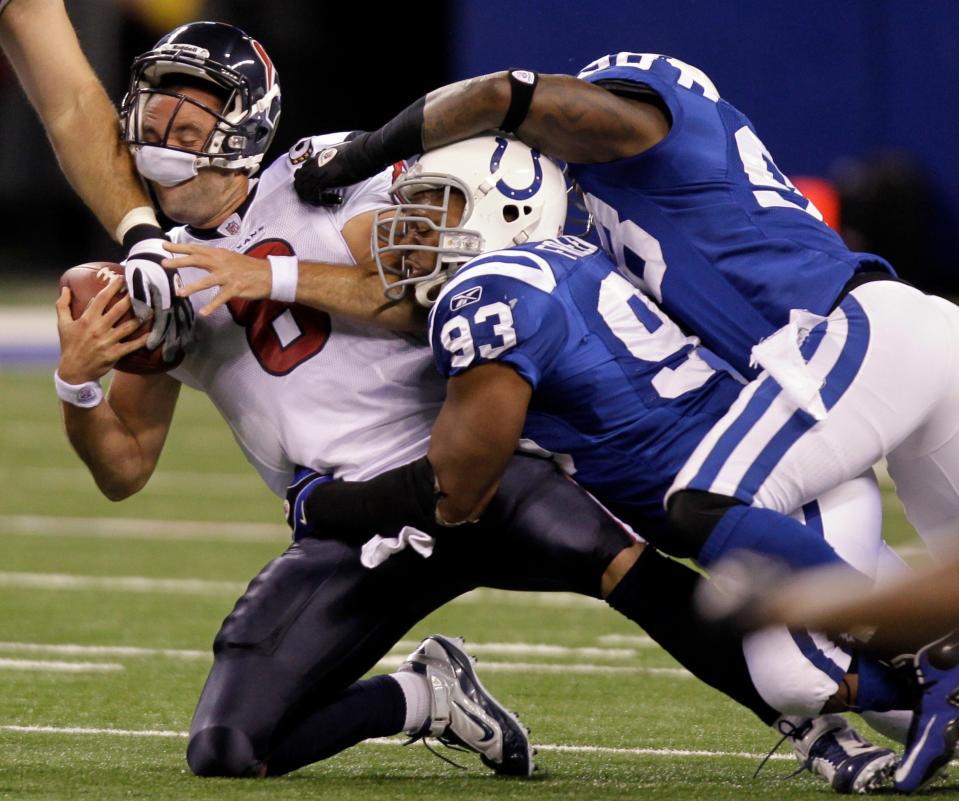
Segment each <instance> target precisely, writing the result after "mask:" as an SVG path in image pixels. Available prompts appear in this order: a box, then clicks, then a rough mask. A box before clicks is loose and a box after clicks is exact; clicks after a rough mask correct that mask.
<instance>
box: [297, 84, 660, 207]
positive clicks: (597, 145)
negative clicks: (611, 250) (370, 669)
mask: <svg viewBox="0 0 959 801" xmlns="http://www.w3.org/2000/svg"><path fill="white" fill-rule="evenodd" d="M527 78H529V80H528V79H527ZM530 80H531V81H532V83H530V82H529V81H530ZM530 86H532V89H530ZM517 98H518V99H517ZM490 130H503V131H506V132H510V133H511V132H513V131H515V133H516V136H517V137H518V138H519V139H521V140H522V141H523V142H525V143H526V144H528V145H530V146H531V147H534V148H536V149H538V150H541V151H542V152H543V153H546V154H547V155H549V156H552V157H554V158H557V159H561V160H563V161H568V162H574V163H582V164H588V163H597V162H606V161H614V160H616V159H620V158H628V157H630V156H635V155H637V154H639V153H642V152H643V151H644V150H647V149H648V148H650V147H652V146H653V145H655V144H656V143H657V142H659V141H661V140H662V139H663V137H665V136H666V134H667V133H669V121H668V120H667V119H666V117H665V115H664V114H663V113H662V111H660V110H659V108H657V107H656V106H655V105H651V104H648V103H644V102H641V101H638V100H631V99H627V98H624V97H621V96H618V95H615V94H613V93H612V92H609V91H607V90H606V89H603V88H602V87H600V86H595V85H593V84H590V83H587V82H585V81H582V80H580V79H578V78H574V77H572V76H569V75H539V76H536V75H535V73H532V72H528V71H525V70H510V71H505V72H495V73H491V74H489V75H483V76H481V77H478V78H470V79H468V80H466V81H460V82H459V83H454V84H450V85H448V86H444V87H441V88H439V89H435V90H434V91H432V92H430V93H429V94H428V95H426V96H425V97H423V98H420V99H419V100H417V101H416V102H415V103H413V104H412V105H411V106H409V107H408V108H407V109H405V110H404V111H402V112H401V113H400V114H399V115H397V116H396V117H394V118H393V119H392V120H390V122H388V123H387V124H386V125H384V126H383V127H382V128H380V129H379V130H377V131H374V132H372V133H369V134H361V135H360V136H358V137H357V138H356V139H354V140H353V141H351V142H347V143H344V144H342V145H337V146H335V147H332V148H328V149H326V150H324V151H322V152H320V153H318V154H317V155H316V156H314V157H313V158H312V159H310V160H309V161H308V162H307V163H306V164H304V165H303V167H302V168H301V169H300V171H299V173H298V175H297V185H296V189H297V192H298V193H299V195H300V197H301V198H303V199H304V200H306V201H307V202H311V203H320V202H321V201H320V195H321V193H322V192H325V191H326V190H328V189H329V188H331V187H335V186H345V185H349V184H353V183H356V182H357V181H360V180H362V179H363V178H367V177H369V176H370V175H373V174H374V173H375V172H378V171H379V170H381V169H383V168H384V167H385V166H387V165H388V164H390V163H392V162H395V161H399V160H401V159H404V158H409V157H411V156H413V155H415V154H416V153H417V152H418V151H419V150H423V151H429V150H433V149H434V148H437V147H441V146H443V145H446V144H450V143H451V142H458V141H460V140H462V139H467V138H469V137H471V136H476V135H477V134H480V133H483V132H484V131H490ZM418 144H420V145H421V146H420V147H417V145H418Z"/></svg>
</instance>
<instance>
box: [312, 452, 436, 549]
mask: <svg viewBox="0 0 959 801" xmlns="http://www.w3.org/2000/svg"><path fill="white" fill-rule="evenodd" d="M440 497H441V493H440V491H439V490H438V488H437V486H436V477H435V475H434V473H433V466H432V465H431V464H430V462H429V459H427V458H426V457H425V456H423V457H421V458H420V459H417V460H416V461H415V462H410V463H409V464H405V465H403V466H402V467H396V468H394V469H393V470H388V471H387V472H385V473H382V474H381V475H378V476H377V477H376V478H371V479H369V480H368V481H333V482H330V483H329V484H323V485H321V486H319V487H317V488H316V489H315V490H313V492H312V493H311V494H310V497H309V498H307V500H306V502H305V507H306V517H307V519H308V520H309V521H310V524H311V526H312V527H313V528H314V530H315V531H316V535H315V536H317V537H322V538H336V539H343V540H348V541H354V542H365V541H366V540H367V539H369V538H370V537H372V536H373V535H374V534H377V533H386V532H389V531H394V530H396V529H398V528H400V527H402V526H405V525H409V526H415V527H416V528H419V529H422V530H423V531H427V532H429V531H431V530H432V529H435V528H436V502H437V500H439V498H440Z"/></svg>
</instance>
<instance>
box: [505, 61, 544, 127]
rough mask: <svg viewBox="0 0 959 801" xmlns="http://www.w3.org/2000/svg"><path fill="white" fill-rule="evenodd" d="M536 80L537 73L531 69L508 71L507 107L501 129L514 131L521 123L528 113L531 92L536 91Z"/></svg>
mask: <svg viewBox="0 0 959 801" xmlns="http://www.w3.org/2000/svg"><path fill="white" fill-rule="evenodd" d="M538 82H539V75H537V74H536V73H535V72H533V71H531V70H510V71H509V88H510V98H509V108H508V109H507V110H506V116H505V117H503V122H502V123H501V124H500V126H499V129H500V130H501V131H505V132H506V133H515V131H516V129H517V128H519V126H520V125H522V124H523V120H525V119H526V115H527V114H528V113H529V107H530V104H531V103H532V102H533V92H535V91H536V84H537V83H538Z"/></svg>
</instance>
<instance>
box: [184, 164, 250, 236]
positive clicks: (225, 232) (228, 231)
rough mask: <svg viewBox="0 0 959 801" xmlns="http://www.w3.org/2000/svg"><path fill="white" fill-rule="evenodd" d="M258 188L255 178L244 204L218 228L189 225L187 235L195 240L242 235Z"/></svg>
mask: <svg viewBox="0 0 959 801" xmlns="http://www.w3.org/2000/svg"><path fill="white" fill-rule="evenodd" d="M257 186H259V179H258V178H254V179H253V180H252V181H251V182H250V191H249V192H248V193H247V195H246V197H245V198H244V199H243V202H242V203H241V204H240V205H239V206H237V208H236V211H234V212H233V213H232V214H231V215H230V216H229V217H227V218H226V219H225V220H224V221H223V222H221V223H220V224H219V225H218V226H217V227H216V228H194V227H193V226H192V225H187V227H186V230H187V233H189V234H190V236H192V237H194V238H195V239H222V238H223V237H225V236H236V235H237V234H238V233H240V226H241V224H242V223H243V217H244V216H245V215H246V212H247V210H248V209H249V208H250V206H251V205H252V203H253V199H254V198H255V197H256V188H257Z"/></svg>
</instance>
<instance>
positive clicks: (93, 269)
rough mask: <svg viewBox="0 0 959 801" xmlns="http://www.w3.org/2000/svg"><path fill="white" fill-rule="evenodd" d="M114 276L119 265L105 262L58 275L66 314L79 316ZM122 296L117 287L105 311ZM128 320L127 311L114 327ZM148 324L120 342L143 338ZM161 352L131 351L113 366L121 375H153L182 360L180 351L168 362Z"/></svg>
mask: <svg viewBox="0 0 959 801" xmlns="http://www.w3.org/2000/svg"><path fill="white" fill-rule="evenodd" d="M115 275H118V276H121V277H122V276H123V266H122V265H120V264H113V263H112V262H108V261H94V262H90V263H89V264H81V265H79V266H77V267H71V268H70V269H69V270H67V271H66V272H65V273H64V274H63V275H61V276H60V286H61V287H67V288H68V289H69V290H70V314H71V315H73V319H74V320H76V319H77V318H78V317H79V316H80V315H81V314H83V312H84V310H85V309H86V308H87V306H88V305H89V304H90V301H91V300H93V298H94V297H95V296H96V294H97V293H98V292H99V291H100V290H101V289H103V288H104V287H105V286H106V285H107V284H109V283H110V279H111V278H113V276H115ZM126 294H127V290H126V286H125V285H124V286H123V287H121V288H120V291H119V292H117V294H116V295H114V296H113V298H111V300H110V303H109V304H107V308H108V309H109V308H110V307H111V306H113V305H114V304H115V303H117V302H118V301H120V300H121V299H122V298H124V297H126ZM132 319H133V310H132V309H131V310H130V311H128V312H127V313H126V314H125V315H123V317H122V318H121V319H120V321H119V322H118V323H117V325H119V324H120V323H122V322H125V321H127V320H132ZM150 325H151V323H150V322H147V323H144V324H143V325H141V326H140V327H139V328H138V329H137V330H136V331H134V332H133V333H132V334H130V336H128V337H126V338H125V339H124V342H127V341H129V340H131V339H136V338H137V337H140V336H143V334H145V333H146V332H147V331H149V330H150ZM162 350H163V349H162V347H161V348H157V349H156V350H147V349H146V348H140V349H139V350H135V351H133V353H128V354H127V355H126V356H124V357H123V358H122V359H120V361H118V362H117V363H116V369H117V370H121V371H122V372H124V373H138V374H139V375H153V374H156V373H165V372H167V371H169V370H172V369H173V368H174V367H176V366H177V365H178V364H180V362H182V361H183V356H184V355H185V354H184V352H183V350H182V349H181V350H178V351H177V353H176V355H175V357H174V359H173V361H172V362H166V361H164V360H163V354H162Z"/></svg>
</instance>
